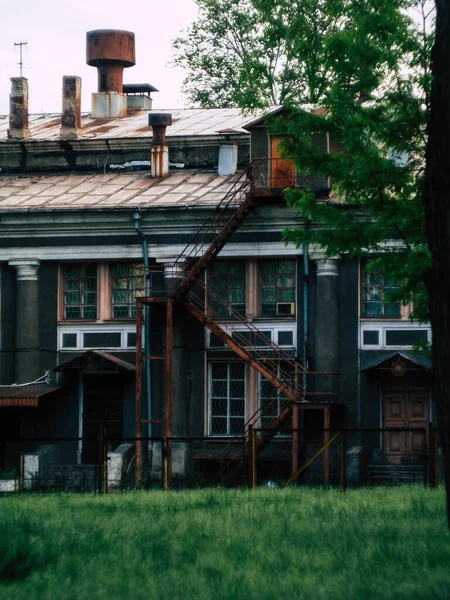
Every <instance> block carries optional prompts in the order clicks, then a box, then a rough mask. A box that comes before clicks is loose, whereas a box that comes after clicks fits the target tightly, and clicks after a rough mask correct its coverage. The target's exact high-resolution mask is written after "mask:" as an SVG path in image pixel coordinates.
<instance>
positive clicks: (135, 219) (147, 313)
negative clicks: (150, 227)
mask: <svg viewBox="0 0 450 600" xmlns="http://www.w3.org/2000/svg"><path fill="white" fill-rule="evenodd" d="M132 216H133V225H134V230H135V231H136V233H137V235H138V237H139V240H140V242H141V244H142V258H143V260H144V269H145V295H146V296H147V297H148V296H150V291H151V289H150V288H151V286H150V274H149V271H148V243H147V238H146V237H145V234H144V232H143V231H142V229H141V228H140V227H139V221H140V219H141V213H140V211H137V212H134V213H133V215H132ZM144 312H145V328H144V353H145V356H150V307H149V306H145V307H144ZM144 380H145V381H144V383H145V387H144V389H145V400H146V404H147V419H151V418H152V391H151V376H150V361H149V360H146V361H145V368H144ZM147 425H148V427H147V437H152V424H151V423H148V424H147Z"/></svg>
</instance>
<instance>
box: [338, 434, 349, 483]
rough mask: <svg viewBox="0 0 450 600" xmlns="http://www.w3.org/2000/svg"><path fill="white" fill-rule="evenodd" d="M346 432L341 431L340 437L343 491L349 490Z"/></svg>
mask: <svg viewBox="0 0 450 600" xmlns="http://www.w3.org/2000/svg"><path fill="white" fill-rule="evenodd" d="M345 441H346V440H345V433H341V437H340V452H341V461H340V464H341V473H340V485H341V492H346V491H347V453H346V448H345V446H346V444H345Z"/></svg>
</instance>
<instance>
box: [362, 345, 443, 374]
mask: <svg viewBox="0 0 450 600" xmlns="http://www.w3.org/2000/svg"><path fill="white" fill-rule="evenodd" d="M394 358H395V359H399V358H403V359H404V360H408V361H410V362H411V363H413V364H414V365H417V366H418V367H422V368H423V369H426V370H427V371H431V370H432V364H431V361H430V360H429V359H428V358H427V357H425V356H422V355H421V354H420V353H419V352H414V351H413V352H399V351H398V350H397V351H392V352H388V353H382V354H379V355H378V356H376V357H375V358H372V357H371V356H370V354H369V352H367V351H366V352H364V353H361V367H362V368H361V372H364V371H370V370H371V369H379V368H382V365H384V364H385V363H387V361H389V360H392V359H394ZM387 368H389V369H390V365H389V367H387Z"/></svg>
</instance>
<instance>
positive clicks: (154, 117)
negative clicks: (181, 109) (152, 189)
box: [148, 113, 172, 177]
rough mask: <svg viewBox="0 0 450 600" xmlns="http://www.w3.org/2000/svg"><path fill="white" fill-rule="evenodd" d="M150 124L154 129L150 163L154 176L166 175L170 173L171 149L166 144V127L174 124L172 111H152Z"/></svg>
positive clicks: (149, 117)
mask: <svg viewBox="0 0 450 600" xmlns="http://www.w3.org/2000/svg"><path fill="white" fill-rule="evenodd" d="M148 124H149V125H150V126H151V128H152V130H153V137H152V147H151V149H150V164H151V176H152V177H166V176H167V175H168V174H169V149H168V147H167V146H166V128H167V127H168V126H169V125H172V115H171V114H170V113H150V114H149V115H148Z"/></svg>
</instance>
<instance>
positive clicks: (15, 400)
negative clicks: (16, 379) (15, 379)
mask: <svg viewBox="0 0 450 600" xmlns="http://www.w3.org/2000/svg"><path fill="white" fill-rule="evenodd" d="M63 387H64V386H62V385H46V384H41V385H26V386H20V387H19V386H14V385H9V386H7V387H0V408H5V407H9V406H14V407H17V406H18V407H22V406H35V407H36V406H38V405H39V399H40V398H42V397H43V396H47V395H48V394H52V393H53V392H56V391H57V390H60V389H61V388H63Z"/></svg>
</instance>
